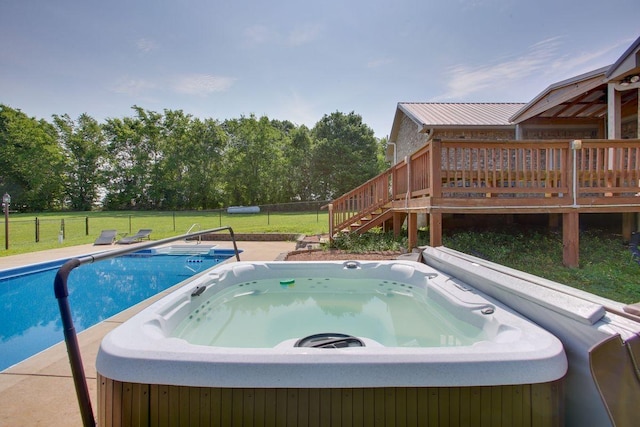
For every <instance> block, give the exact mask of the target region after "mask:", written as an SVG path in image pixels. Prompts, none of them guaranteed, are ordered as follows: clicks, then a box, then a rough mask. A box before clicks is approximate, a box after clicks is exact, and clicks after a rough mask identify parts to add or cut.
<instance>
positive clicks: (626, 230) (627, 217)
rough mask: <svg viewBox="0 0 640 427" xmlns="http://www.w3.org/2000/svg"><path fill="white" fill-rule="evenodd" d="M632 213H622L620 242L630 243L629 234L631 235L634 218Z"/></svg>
mask: <svg viewBox="0 0 640 427" xmlns="http://www.w3.org/2000/svg"><path fill="white" fill-rule="evenodd" d="M634 217H635V214H634V213H633V212H623V213H622V240H623V241H625V242H630V241H631V233H633V226H634V219H635V218H634Z"/></svg>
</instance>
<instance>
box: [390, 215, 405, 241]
mask: <svg viewBox="0 0 640 427" xmlns="http://www.w3.org/2000/svg"><path fill="white" fill-rule="evenodd" d="M406 216H407V214H406V213H405V212H394V213H393V235H394V236H395V237H398V236H399V235H400V233H402V224H403V223H404V218H405V217H406Z"/></svg>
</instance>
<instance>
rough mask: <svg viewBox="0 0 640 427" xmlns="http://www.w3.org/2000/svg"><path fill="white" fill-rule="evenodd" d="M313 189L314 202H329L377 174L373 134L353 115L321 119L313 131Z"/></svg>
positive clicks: (358, 116) (357, 116) (375, 141)
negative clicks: (315, 199)
mask: <svg viewBox="0 0 640 427" xmlns="http://www.w3.org/2000/svg"><path fill="white" fill-rule="evenodd" d="M313 135H314V137H315V139H316V141H317V142H316V145H315V148H314V150H313V154H312V168H313V187H314V194H315V196H316V198H318V199H333V198H335V197H338V196H340V195H342V194H344V193H346V192H348V191H349V190H351V189H353V188H355V187H357V186H358V185H360V184H362V183H363V182H365V181H367V180H368V179H370V178H372V177H374V176H376V175H377V174H378V173H379V171H380V170H379V166H378V158H377V152H378V146H377V140H376V138H375V136H374V133H373V130H372V129H371V128H370V127H369V126H367V125H366V124H364V123H363V122H362V117H361V116H360V115H358V114H356V113H354V112H351V113H349V114H344V113H341V112H335V113H332V114H330V115H325V116H324V117H323V118H322V119H321V120H320V121H319V122H318V123H316V125H315V126H314V128H313Z"/></svg>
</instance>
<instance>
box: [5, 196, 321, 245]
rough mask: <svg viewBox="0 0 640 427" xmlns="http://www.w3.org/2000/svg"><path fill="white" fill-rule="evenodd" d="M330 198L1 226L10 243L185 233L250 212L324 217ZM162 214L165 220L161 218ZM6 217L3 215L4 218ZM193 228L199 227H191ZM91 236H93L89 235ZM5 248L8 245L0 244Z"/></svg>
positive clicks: (263, 218) (265, 220)
mask: <svg viewBox="0 0 640 427" xmlns="http://www.w3.org/2000/svg"><path fill="white" fill-rule="evenodd" d="M327 203H328V202H327V201H317V202H296V203H284V204H273V205H260V206H259V207H260V212H259V213H255V214H230V213H228V212H227V208H224V209H213V210H207V211H175V212H155V211H139V212H138V211H126V212H117V211H114V212H112V213H109V214H107V215H105V213H102V212H96V213H90V212H88V213H87V214H86V215H84V216H82V215H78V214H74V215H69V216H64V215H56V217H55V218H51V217H48V216H34V217H24V215H20V216H15V217H11V215H10V216H9V227H8V228H7V227H6V224H5V223H4V221H3V222H2V226H0V236H2V237H1V239H2V240H0V241H3V242H4V241H6V240H7V239H6V233H7V231H8V232H9V239H8V242H7V243H8V245H9V247H17V246H21V245H27V244H33V243H42V244H43V245H44V244H47V243H49V244H52V243H56V242H57V243H60V244H62V243H64V242H66V243H76V244H77V243H81V242H88V241H92V240H91V239H93V238H94V237H97V236H98V235H99V233H100V231H101V230H103V229H114V230H117V231H118V233H120V234H121V235H122V236H123V235H125V234H132V233H135V232H136V231H138V229H139V228H153V229H154V232H155V233H156V234H162V233H165V234H166V233H185V232H187V231H189V229H190V228H191V227H193V226H194V225H196V223H198V224H199V225H201V227H197V228H208V227H221V226H223V225H228V224H229V223H234V221H235V220H237V219H239V218H241V217H242V216H245V215H250V216H251V217H252V218H253V222H254V223H256V222H258V223H261V225H264V226H266V227H269V226H271V225H273V222H274V220H273V217H274V215H275V214H277V215H278V217H279V218H280V219H282V217H281V214H286V213H292V214H295V213H302V212H315V213H316V215H317V218H318V221H321V218H322V221H324V220H325V219H324V216H322V215H326V214H327V210H326V209H322V208H323V206H325V205H326V204H327ZM161 214H162V220H161V221H160V220H159V219H158V218H159V217H160V216H161ZM3 219H4V218H3ZM191 231H197V229H195V230H191ZM89 237H90V239H88V238H89ZM1 249H6V248H0V250H1Z"/></svg>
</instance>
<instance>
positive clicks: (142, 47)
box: [136, 38, 158, 53]
mask: <svg viewBox="0 0 640 427" xmlns="http://www.w3.org/2000/svg"><path fill="white" fill-rule="evenodd" d="M136 47H137V48H138V50H139V51H141V52H144V53H148V52H151V51H154V50H156V49H158V44H157V43H156V42H155V41H154V40H150V39H145V38H141V39H138V40H137V41H136Z"/></svg>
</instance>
